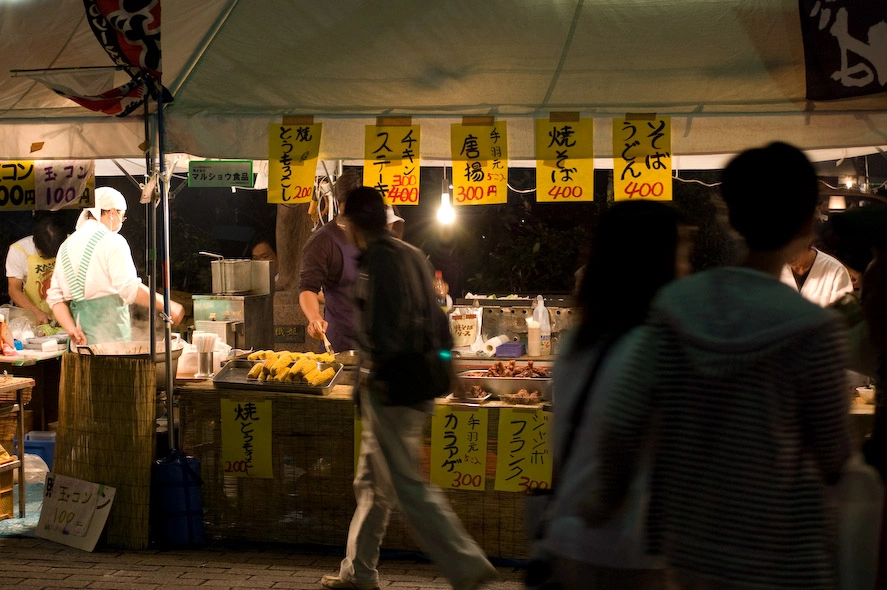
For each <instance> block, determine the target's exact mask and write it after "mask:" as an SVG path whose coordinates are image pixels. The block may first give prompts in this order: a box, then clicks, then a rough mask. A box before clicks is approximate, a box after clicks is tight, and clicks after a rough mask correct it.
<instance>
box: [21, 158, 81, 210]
mask: <svg viewBox="0 0 887 590" xmlns="http://www.w3.org/2000/svg"><path fill="white" fill-rule="evenodd" d="M34 174H35V176H34V188H35V191H34V192H35V198H34V205H35V208H36V209H42V210H49V211H56V210H58V209H63V208H65V207H86V206H89V203H91V202H93V201H92V195H90V193H89V192H88V191H87V188H88V187H90V186H91V187H95V180H94V177H95V162H94V161H92V160H40V161H37V162H34Z"/></svg>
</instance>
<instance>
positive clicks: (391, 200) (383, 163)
mask: <svg viewBox="0 0 887 590" xmlns="http://www.w3.org/2000/svg"><path fill="white" fill-rule="evenodd" d="M363 183H364V185H366V186H371V187H373V188H375V189H377V190H378V191H379V192H380V193H382V196H383V197H384V198H385V203H386V204H389V205H418V204H419V126H418V125H386V126H382V125H367V126H366V137H365V143H364V163H363Z"/></svg>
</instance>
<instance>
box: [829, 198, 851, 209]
mask: <svg viewBox="0 0 887 590" xmlns="http://www.w3.org/2000/svg"><path fill="white" fill-rule="evenodd" d="M845 209H847V199H845V198H844V197H842V196H840V195H832V196H830V197H829V198H828V210H829V211H844V210H845Z"/></svg>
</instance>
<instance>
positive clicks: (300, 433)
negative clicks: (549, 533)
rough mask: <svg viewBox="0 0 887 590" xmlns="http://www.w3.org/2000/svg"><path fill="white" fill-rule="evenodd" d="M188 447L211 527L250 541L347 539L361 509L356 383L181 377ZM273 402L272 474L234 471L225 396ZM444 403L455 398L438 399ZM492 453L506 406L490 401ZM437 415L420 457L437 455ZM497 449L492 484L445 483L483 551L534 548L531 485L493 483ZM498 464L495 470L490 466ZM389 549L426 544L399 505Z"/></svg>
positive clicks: (515, 553) (513, 553) (514, 552)
mask: <svg viewBox="0 0 887 590" xmlns="http://www.w3.org/2000/svg"><path fill="white" fill-rule="evenodd" d="M176 393H177V395H178V396H179V407H180V410H181V414H180V416H181V418H180V420H181V428H182V448H183V450H184V451H185V452H186V453H188V454H189V455H193V456H194V457H196V458H198V459H199V460H200V462H201V471H202V478H203V482H204V484H203V502H204V513H205V514H206V517H205V526H206V534H207V536H208V537H209V538H215V539H224V540H242V541H272V542H282V543H310V544H319V545H329V546H336V547H341V546H344V545H345V541H346V537H347V533H348V525H349V523H350V521H351V516H352V514H353V512H354V508H355V501H354V492H353V488H352V480H353V477H354V467H355V463H356V460H355V452H356V446H355V440H356V439H357V440H359V438H357V436H359V435H357V434H356V430H355V429H356V428H358V427H359V420H355V407H354V404H353V403H352V401H351V386H350V385H337V386H334V387H333V388H332V390H331V391H330V392H329V394H328V395H323V396H317V395H307V394H296V393H279V392H265V391H249V390H242V389H227V388H220V387H216V386H214V385H213V383H212V382H211V381H190V382H181V383H180V384H179V385H178V387H177V389H176ZM223 399H226V400H233V401H235V402H245V403H249V402H260V401H265V400H268V401H271V404H272V408H273V415H272V425H271V433H272V437H271V440H272V442H271V463H272V474H273V476H272V477H270V478H254V477H242V476H240V477H239V476H238V475H242V474H237V473H231V472H230V471H229V472H227V473H226V465H225V464H224V462H223V459H222V455H223V453H222V428H221V414H220V412H221V406H222V400H223ZM439 402H440V403H447V402H446V401H445V400H439ZM485 407H488V410H489V414H488V416H489V420H488V440H489V443H490V444H489V445H488V455H489V454H490V453H491V452H492V453H495V449H496V445H495V440H496V436H497V435H496V433H497V427H498V414H499V411H500V409H501V407H503V404H499V403H495V404H490V405H489V406H485ZM430 428H431V419H430V417H429V420H428V423H427V425H426V445H425V446H424V447H423V448H422V449H421V452H420V456H421V457H422V458H423V462H424V463H425V470H426V474H427V463H428V458H429V446H428V441H429V438H430ZM491 463H492V464H493V465H494V464H495V458H494V457H493V458H492V460H489V459H488V470H487V476H486V486H485V487H486V489H485V490H484V491H466V490H446V492H445V493H446V494H447V497H448V499H449V501H450V504H451V505H452V507H453V510H454V511H455V512H456V514H457V515H458V516H459V517H460V519H461V520H462V522H463V524H464V525H465V527H466V529H467V530H468V532H469V533H470V534H471V535H472V536H473V537H474V538H475V539H476V540H477V541H478V543H479V544H480V545H481V547H482V548H483V549H484V551H485V552H486V553H487V554H488V555H490V556H493V557H503V558H517V559H522V558H525V557H526V543H525V535H524V531H523V510H524V502H523V494H521V493H516V492H501V491H494V490H493V483H494V477H495V467H494V466H490V464H491ZM230 467H231V466H230V465H229V466H228V468H229V469H230ZM491 469H492V472H491ZM383 548H385V549H388V550H409V551H418V550H419V548H418V547H417V546H416V545H415V543H414V542H413V540H412V538H411V537H410V535H409V533H408V532H407V528H406V526H405V523H404V521H403V518H402V515H401V514H400V513H399V512H394V513H393V514H392V516H391V521H390V524H389V527H388V533H387V536H386V538H385V540H384V542H383Z"/></svg>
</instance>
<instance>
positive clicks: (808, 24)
mask: <svg viewBox="0 0 887 590" xmlns="http://www.w3.org/2000/svg"><path fill="white" fill-rule="evenodd" d="M798 4H799V7H800V16H801V32H802V34H803V38H804V61H805V64H806V71H807V99H809V100H834V99H839V98H849V97H853V96H863V95H866V94H875V93H877V92H884V91H887V0H798Z"/></svg>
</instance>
